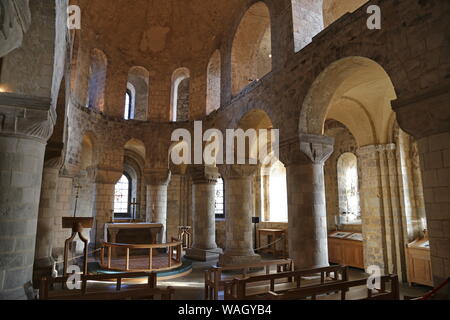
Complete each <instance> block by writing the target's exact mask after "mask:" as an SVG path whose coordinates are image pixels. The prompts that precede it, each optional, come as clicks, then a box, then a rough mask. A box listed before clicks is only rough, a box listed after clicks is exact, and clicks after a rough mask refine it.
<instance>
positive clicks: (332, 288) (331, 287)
mask: <svg viewBox="0 0 450 320" xmlns="http://www.w3.org/2000/svg"><path fill="white" fill-rule="evenodd" d="M387 283H390V290H389V291H387V290H386V284H387ZM360 286H367V279H361V280H353V281H344V282H338V283H327V284H322V285H319V286H312V287H305V288H299V289H292V290H287V291H284V292H278V293H277V292H273V291H269V292H268V293H267V294H266V295H263V296H262V295H261V296H258V299H266V300H305V299H307V298H311V299H312V300H316V299H317V296H318V295H323V294H328V293H330V292H336V291H339V292H340V293H341V295H340V298H341V300H346V298H347V292H348V291H349V290H350V288H354V287H360ZM357 300H400V291H399V282H398V276H397V275H389V276H383V277H381V290H380V291H379V292H378V293H376V294H375V295H374V294H373V293H372V290H370V289H367V297H365V298H363V299H357Z"/></svg>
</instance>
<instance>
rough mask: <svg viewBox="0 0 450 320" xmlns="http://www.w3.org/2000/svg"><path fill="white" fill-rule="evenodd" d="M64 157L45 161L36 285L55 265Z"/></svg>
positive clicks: (40, 206) (38, 229)
mask: <svg viewBox="0 0 450 320" xmlns="http://www.w3.org/2000/svg"><path fill="white" fill-rule="evenodd" d="M61 166H62V159H61V158H55V159H50V160H49V161H46V162H45V165H44V172H43V176H42V188H41V189H42V190H41V199H40V202H39V216H38V224H37V233H36V252H35V261H34V277H33V280H34V281H33V282H34V284H35V286H36V284H38V282H37V281H38V280H39V279H40V278H42V277H43V276H50V275H51V272H52V267H53V262H54V260H53V257H52V249H53V234H54V233H53V232H54V230H53V229H54V225H55V218H56V215H57V207H56V195H57V188H58V178H59V170H60V168H61Z"/></svg>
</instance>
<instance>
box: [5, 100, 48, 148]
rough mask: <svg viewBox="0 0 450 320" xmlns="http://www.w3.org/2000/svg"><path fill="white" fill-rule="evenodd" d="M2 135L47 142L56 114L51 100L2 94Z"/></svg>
mask: <svg viewBox="0 0 450 320" xmlns="http://www.w3.org/2000/svg"><path fill="white" fill-rule="evenodd" d="M0 106H1V109H0V112H1V113H0V134H1V135H10V136H16V137H22V138H28V139H36V140H38V141H40V142H47V140H48V139H49V138H50V136H51V135H52V133H53V126H54V124H55V122H56V113H55V111H54V110H53V109H52V108H51V99H49V98H48V99H47V98H40V97H32V96H24V95H19V94H13V93H0Z"/></svg>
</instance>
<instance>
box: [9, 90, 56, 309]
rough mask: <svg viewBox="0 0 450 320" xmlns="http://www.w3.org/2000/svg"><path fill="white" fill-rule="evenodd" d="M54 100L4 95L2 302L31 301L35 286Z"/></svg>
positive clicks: (53, 120)
mask: <svg viewBox="0 0 450 320" xmlns="http://www.w3.org/2000/svg"><path fill="white" fill-rule="evenodd" d="M50 106H51V101H50V99H45V98H35V97H30V96H22V95H18V94H5V93H1V94H0V150H1V151H0V299H9V300H14V299H26V297H27V296H26V293H25V290H24V285H26V284H27V283H31V280H32V275H33V262H34V256H35V240H36V228H37V219H38V211H39V197H40V193H41V182H42V169H43V162H44V153H45V145H46V142H47V140H48V138H49V137H50V135H51V133H52V130H53V125H54V123H55V118H56V115H55V112H54V110H52V109H51V108H50Z"/></svg>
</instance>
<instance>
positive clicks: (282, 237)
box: [196, 235, 285, 255]
mask: <svg viewBox="0 0 450 320" xmlns="http://www.w3.org/2000/svg"><path fill="white" fill-rule="evenodd" d="M284 238H285V236H284V235H282V236H281V237H280V238H279V239H277V240H275V241H273V242H271V243H269V244H266V245H265V246H262V247H260V248H256V249H255V251H259V250H261V249H266V248H269V247H271V246H273V245H274V244H276V243H278V242H280V241H281V240H284ZM196 250H199V251H203V252H208V253H212V254H217V255H220V253H218V252H216V251H209V250H202V249H196Z"/></svg>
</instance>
